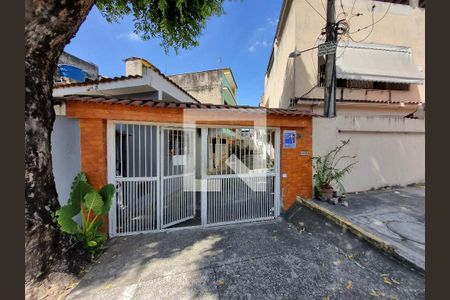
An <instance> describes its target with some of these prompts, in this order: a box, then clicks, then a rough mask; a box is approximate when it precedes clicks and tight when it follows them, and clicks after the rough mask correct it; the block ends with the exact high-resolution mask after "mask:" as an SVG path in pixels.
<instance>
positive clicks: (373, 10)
mask: <svg viewBox="0 0 450 300" xmlns="http://www.w3.org/2000/svg"><path fill="white" fill-rule="evenodd" d="M391 5H392V2H390V3H389V6H388V8H387V9H386V11H385V12H384V15H383V16H382V17H381V18H380V19H378V20H377V21H375V22H374V20H373V19H374V13H375V4H374V5H373V6H372V7H373V8H372V24H370V25H367V26H365V27H362V28H359V29H358V30H356V31H353V32H350V34H353V33H356V32H360V31H361V30H365V29H367V28H369V27H373V26H374V25H375V24H377V23H378V22H380V21H381V20H383V19H384V18H385V17H386V15H387V13H388V12H389V10H390V8H391ZM372 31H373V29H372Z"/></svg>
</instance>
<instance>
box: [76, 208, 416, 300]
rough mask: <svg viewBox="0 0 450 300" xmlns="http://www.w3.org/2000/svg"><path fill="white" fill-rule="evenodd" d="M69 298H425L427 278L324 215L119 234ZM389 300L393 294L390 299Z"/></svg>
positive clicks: (301, 210) (302, 212)
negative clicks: (156, 232)
mask: <svg viewBox="0 0 450 300" xmlns="http://www.w3.org/2000/svg"><path fill="white" fill-rule="evenodd" d="M107 246H108V247H109V249H108V250H107V251H106V252H105V253H104V254H103V255H102V256H101V257H100V258H99V260H98V262H97V263H96V264H94V266H93V267H92V269H91V270H90V271H89V272H88V273H87V274H86V275H85V276H84V278H83V279H82V281H81V282H80V284H79V285H78V286H77V287H76V288H75V289H74V290H73V291H72V292H71V293H70V294H69V296H68V299H80V298H81V299H108V300H112V299H131V298H133V299H192V298H201V299H219V298H220V299H231V298H249V299H263V298H264V299H267V298H269V299H274V298H277V299H288V298H290V299H292V298H298V299H324V298H325V297H327V296H329V297H330V299H367V298H369V297H371V295H372V296H373V297H377V296H378V297H387V298H388V299H394V297H395V298H398V299H423V298H425V279H424V277H423V276H422V275H420V274H418V273H417V272H415V271H413V270H411V269H409V268H408V267H405V266H404V265H402V264H400V263H398V262H397V261H395V260H393V259H392V258H390V257H388V256H386V255H384V254H383V253H381V252H380V251H378V250H376V249H375V248H373V247H372V246H370V245H369V244H367V243H366V242H363V241H361V240H359V239H357V238H356V237H355V236H354V235H353V234H351V233H348V232H345V231H343V230H342V229H341V228H339V227H338V226H336V225H334V224H331V223H330V222H328V221H327V220H326V219H325V218H324V217H322V216H320V215H318V214H316V213H314V212H312V211H310V210H309V209H306V208H301V207H299V208H298V209H297V210H296V213H295V214H291V215H290V216H289V222H286V221H285V220H284V219H279V220H274V221H269V222H262V223H253V224H247V225H234V226H228V227H220V228H219V227H217V228H210V229H193V230H178V231H171V232H166V233H158V234H146V235H137V236H132V237H120V238H115V239H112V240H111V241H109V242H108V243H107ZM389 297H390V298H389Z"/></svg>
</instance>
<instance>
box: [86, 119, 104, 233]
mask: <svg viewBox="0 0 450 300" xmlns="http://www.w3.org/2000/svg"><path fill="white" fill-rule="evenodd" d="M80 148H81V149H80V152H81V171H82V172H84V173H86V176H87V178H88V181H89V183H90V184H91V185H92V186H93V187H94V188H95V189H96V190H99V189H100V188H101V187H102V186H104V185H105V184H107V169H106V166H107V163H106V121H105V120H101V119H80ZM107 219H108V218H107V217H105V218H104V220H103V226H102V228H101V230H102V232H105V233H107V232H108V222H107V221H108V220H107Z"/></svg>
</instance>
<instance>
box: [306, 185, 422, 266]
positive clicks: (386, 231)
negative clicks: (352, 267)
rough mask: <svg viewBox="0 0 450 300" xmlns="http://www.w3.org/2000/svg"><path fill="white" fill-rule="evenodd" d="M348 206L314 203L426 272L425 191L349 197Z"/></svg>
mask: <svg viewBox="0 0 450 300" xmlns="http://www.w3.org/2000/svg"><path fill="white" fill-rule="evenodd" d="M345 200H346V201H348V203H349V206H348V207H344V206H342V205H330V204H328V203H326V202H320V201H315V202H316V203H317V204H320V205H321V206H323V207H325V208H326V209H328V210H331V211H332V212H333V213H335V214H337V215H339V216H341V217H343V218H345V219H347V220H349V221H350V222H352V223H354V224H356V225H358V226H360V227H361V228H363V229H365V230H367V231H369V232H371V233H372V234H374V235H376V236H378V237H380V238H381V239H383V240H384V241H386V242H387V243H388V244H390V245H391V246H393V247H394V249H395V251H396V252H397V254H398V255H400V256H401V257H403V258H404V259H406V260H408V261H410V262H411V263H413V264H414V265H416V266H418V267H419V268H421V269H423V270H425V188H424V187H408V188H399V189H388V190H379V191H370V192H363V193H358V194H351V195H348V197H347V198H346V199H345Z"/></svg>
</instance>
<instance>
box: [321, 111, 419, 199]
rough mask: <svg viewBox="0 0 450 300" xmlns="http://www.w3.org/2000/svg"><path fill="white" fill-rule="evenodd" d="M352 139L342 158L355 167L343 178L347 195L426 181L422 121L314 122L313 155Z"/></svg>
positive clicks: (342, 119)
mask: <svg viewBox="0 0 450 300" xmlns="http://www.w3.org/2000/svg"><path fill="white" fill-rule="evenodd" d="M348 138H351V141H350V143H349V145H347V147H346V148H344V150H345V151H343V152H342V154H345V155H357V159H356V160H357V161H358V163H357V164H356V165H355V166H354V168H353V170H352V172H351V173H350V174H348V175H347V176H346V177H345V178H344V181H343V183H344V186H345V188H346V190H347V192H356V191H365V190H369V189H371V188H378V187H382V186H385V185H406V184H409V183H421V182H424V181H425V121H424V120H417V119H405V118H399V117H367V116H338V117H336V118H332V119H330V118H320V117H318V118H314V119H313V155H314V156H319V155H323V154H325V153H326V152H328V151H329V150H331V149H334V148H335V147H336V145H338V143H339V142H340V141H341V140H345V139H348Z"/></svg>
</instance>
